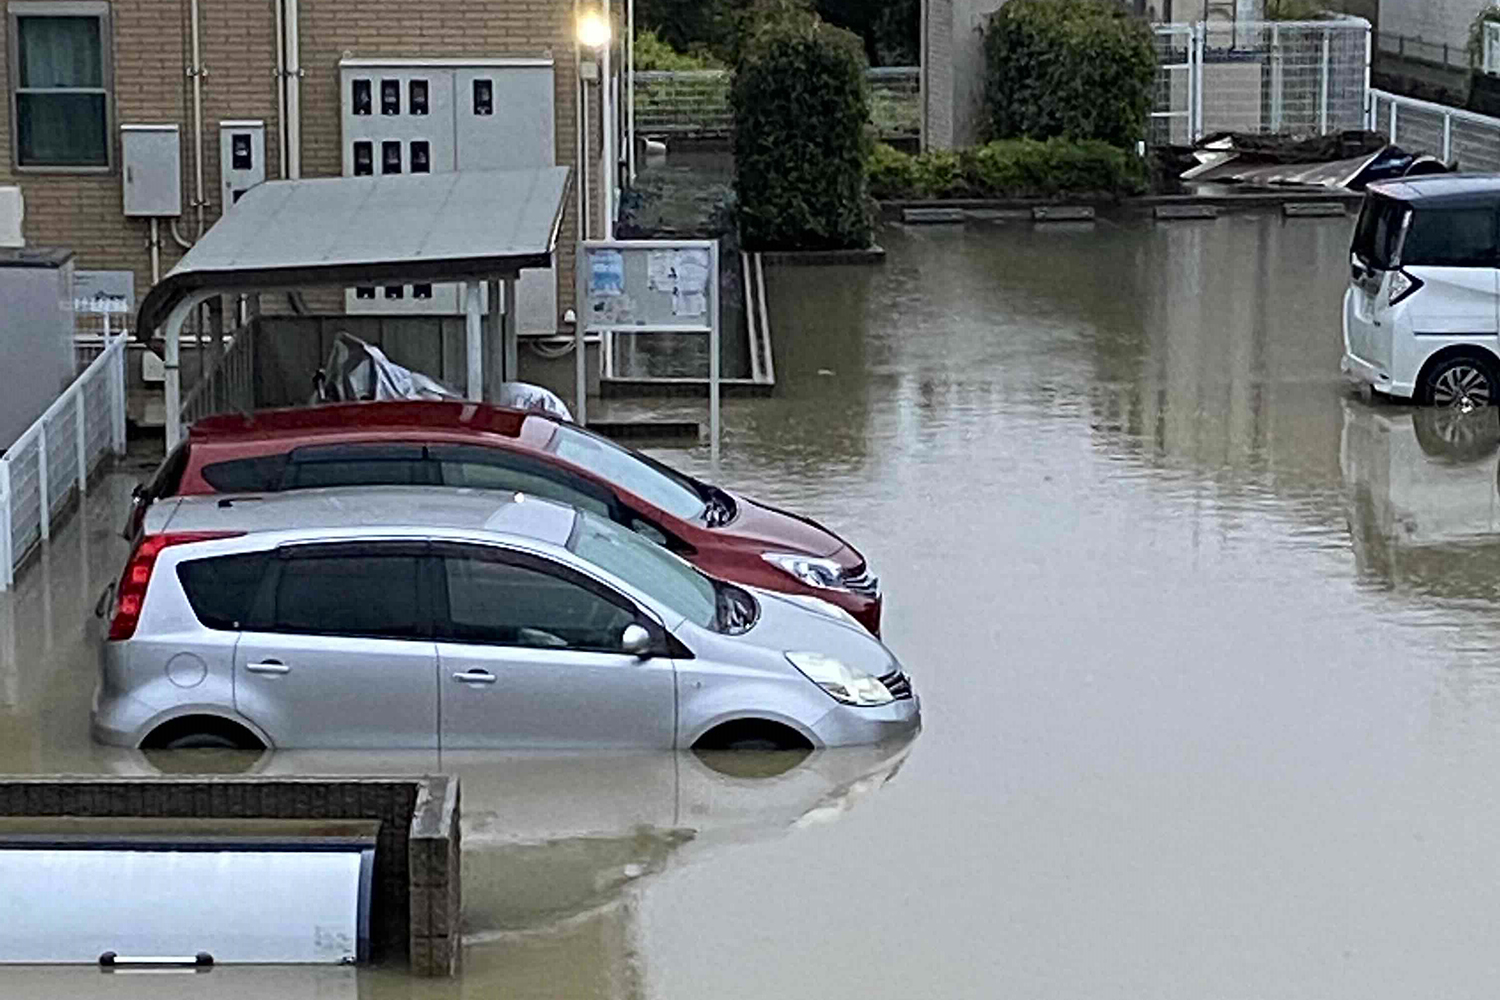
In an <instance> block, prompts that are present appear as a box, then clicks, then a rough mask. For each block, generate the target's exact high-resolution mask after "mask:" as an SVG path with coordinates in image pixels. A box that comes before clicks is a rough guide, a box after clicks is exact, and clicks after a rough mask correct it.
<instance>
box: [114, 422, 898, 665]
mask: <svg viewBox="0 0 1500 1000" xmlns="http://www.w3.org/2000/svg"><path fill="white" fill-rule="evenodd" d="M424 484H425V485H432V486H460V487H471V488H480V489H503V490H515V491H517V492H522V493H527V494H531V495H533V496H539V497H547V498H549V499H552V500H559V501H562V502H564V503H567V504H571V505H573V506H576V507H581V508H584V509H586V510H591V511H593V512H595V513H598V514H602V515H604V516H606V517H609V518H611V519H612V520H615V521H618V522H619V523H621V524H624V525H626V526H628V527H630V528H632V529H634V530H635V531H638V532H640V533H641V534H643V535H645V536H647V537H649V538H651V539H653V540H655V541H657V542H659V543H661V544H662V545H665V546H667V547H668V548H669V549H671V550H672V551H674V552H676V553H678V554H680V555H681V556H682V557H683V558H685V559H687V560H688V561H690V562H692V563H693V564H694V565H695V566H697V567H698V568H699V569H701V570H703V571H704V572H705V573H708V574H709V575H711V576H717V577H721V578H723V579H725V580H732V581H734V582H736V583H740V584H745V585H748V586H752V587H761V588H764V589H766V590H774V591H777V592H779V593H783V594H792V595H800V596H804V597H814V598H818V599H820V600H822V601H826V602H828V603H830V604H833V605H835V606H837V607H839V608H842V609H843V610H844V611H846V612H848V613H849V614H850V615H852V616H853V617H854V618H855V619H857V620H858V621H859V623H860V624H862V625H863V626H864V627H865V628H867V629H869V630H870V632H872V633H873V634H875V635H879V634H880V612H881V595H880V586H879V583H878V582H877V581H876V579H875V577H874V575H873V574H872V573H871V572H870V569H869V567H868V566H867V565H866V563H865V560H864V557H863V556H861V555H860V554H859V552H857V551H855V549H854V548H853V547H852V546H850V545H849V544H848V543H846V542H845V541H844V540H843V539H841V538H839V537H838V536H837V535H835V534H834V533H833V532H831V531H829V530H828V529H827V528H824V527H823V526H822V525H820V524H817V523H816V522H814V521H811V520H808V519H807V518H804V517H798V516H797V515H795V514H788V513H786V512H785V511H780V510H776V509H774V508H771V507H766V506H764V505H762V504H758V503H756V502H755V501H753V500H747V499H745V498H744V497H740V496H736V495H734V494H732V493H729V492H727V491H725V490H722V489H719V488H718V487H717V486H711V485H709V484H707V483H703V482H699V481H698V480H696V479H693V478H692V477H691V476H686V475H684V474H682V473H680V472H677V471H675V470H673V469H671V468H668V467H667V466H665V465H663V464H661V463H660V462H657V461H655V460H653V459H651V458H648V457H647V456H645V455H642V454H639V453H637V452H634V451H630V450H628V449H626V448H622V447H620V446H619V445H617V444H615V443H614V442H612V441H609V440H606V439H605V438H602V437H599V436H598V435H596V434H591V433H589V432H588V431H586V430H583V429H582V428H580V427H577V426H576V425H574V424H570V423H566V422H564V421H561V420H558V419H556V418H554V417H551V416H547V415H545V414H541V413H535V412H529V411H521V410H508V409H501V408H499V407H492V406H481V405H477V404H473V403H461V402H391V403H348V404H342V405H335V406H317V407H308V408H304V409H288V410H264V411H261V412H259V413H255V414H251V415H247V416H241V415H230V416H221V417H210V418H208V419H207V420H200V421H199V422H198V423H196V424H194V425H193V426H192V428H191V429H190V430H189V432H188V436H187V439H186V440H185V441H184V442H183V443H182V444H181V445H180V446H179V447H178V448H177V449H176V450H175V451H173V452H172V454H171V455H169V456H167V459H166V460H165V461H164V462H163V463H162V465H161V468H160V469H159V470H158V471H157V474H156V476H155V478H154V479H153V480H152V481H151V482H150V483H149V484H148V485H146V486H142V487H140V488H138V489H137V490H136V496H135V505H134V508H133V509H132V512H131V518H130V524H129V526H128V527H127V529H126V533H127V535H128V536H129V537H132V538H133V537H135V536H136V535H137V534H139V531H140V525H141V522H142V519H143V518H144V516H145V510H146V508H147V507H149V506H150V505H151V504H152V503H154V502H155V501H156V500H159V499H162V498H164V497H171V496H184V495H202V494H212V493H267V492H276V491H280V490H290V489H309V488H315V487H320V486H382V485H387V486H388V485H401V486H410V485H424Z"/></svg>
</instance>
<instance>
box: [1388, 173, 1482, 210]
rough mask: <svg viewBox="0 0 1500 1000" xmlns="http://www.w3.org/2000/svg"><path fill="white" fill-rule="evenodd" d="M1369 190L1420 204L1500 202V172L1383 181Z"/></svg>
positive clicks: (1448, 205) (1458, 205)
mask: <svg viewBox="0 0 1500 1000" xmlns="http://www.w3.org/2000/svg"><path fill="white" fill-rule="evenodd" d="M1368 190H1369V191H1370V192H1371V193H1373V194H1377V195H1380V196H1382V197H1386V198H1394V199H1395V200H1397V201H1402V202H1406V203H1407V204H1409V205H1411V206H1413V207H1416V208H1484V207H1491V206H1500V174H1437V175H1434V176H1431V177H1411V178H1407V179H1405V180H1397V181H1382V182H1380V183H1378V184H1371V185H1370V186H1369V188H1368Z"/></svg>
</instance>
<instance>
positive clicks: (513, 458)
mask: <svg viewBox="0 0 1500 1000" xmlns="http://www.w3.org/2000/svg"><path fill="white" fill-rule="evenodd" d="M428 453H429V454H430V456H431V457H432V459H433V461H435V462H436V463H437V464H438V467H439V468H440V469H441V470H442V482H443V485H445V486H465V487H468V488H470V489H479V490H515V491H517V492H520V493H525V494H528V495H529V496H536V497H542V498H543V499H546V500H556V501H557V502H558V503H565V504H567V505H568V506H570V507H578V508H581V509H583V510H586V511H589V512H590V513H593V514H598V515H599V516H600V517H607V518H611V519H613V517H614V507H615V503H614V498H613V497H612V496H611V495H610V494H609V491H607V490H605V489H603V488H602V487H600V486H598V485H596V484H594V483H590V482H589V481H588V480H586V479H581V478H579V477H577V476H573V475H570V474H568V473H567V472H563V471H561V470H557V469H550V468H548V467H547V465H546V464H545V463H542V462H538V461H535V460H533V459H528V458H525V457H524V456H519V455H511V454H507V453H505V452H502V451H499V450H498V449H495V448H470V447H464V446H462V445H458V446H451V447H448V446H434V447H432V448H430V449H429V450H428Z"/></svg>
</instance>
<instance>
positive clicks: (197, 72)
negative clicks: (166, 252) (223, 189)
mask: <svg viewBox="0 0 1500 1000" xmlns="http://www.w3.org/2000/svg"><path fill="white" fill-rule="evenodd" d="M188 7H189V10H190V11H191V12H192V36H193V65H192V68H191V69H189V70H188V75H189V76H191V77H192V78H193V174H194V176H193V208H194V209H195V210H196V212H197V214H198V233H197V236H202V235H203V227H204V209H205V208H206V206H207V201H206V199H205V198H204V197H203V77H204V76H206V75H207V72H206V71H205V70H204V68H203V52H202V47H201V44H200V32H199V28H198V0H189V4H188ZM194 238H195V239H196V238H197V237H194Z"/></svg>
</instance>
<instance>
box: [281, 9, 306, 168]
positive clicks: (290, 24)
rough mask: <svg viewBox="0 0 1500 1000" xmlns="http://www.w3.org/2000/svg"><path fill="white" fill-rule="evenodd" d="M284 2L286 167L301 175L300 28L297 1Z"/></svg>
mask: <svg viewBox="0 0 1500 1000" xmlns="http://www.w3.org/2000/svg"><path fill="white" fill-rule="evenodd" d="M283 2H284V3H285V4H286V145H287V155H286V169H287V177H288V178H290V179H292V180H297V179H298V178H300V177H301V176H302V29H301V26H300V20H301V19H300V17H299V15H298V8H297V0H283Z"/></svg>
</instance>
